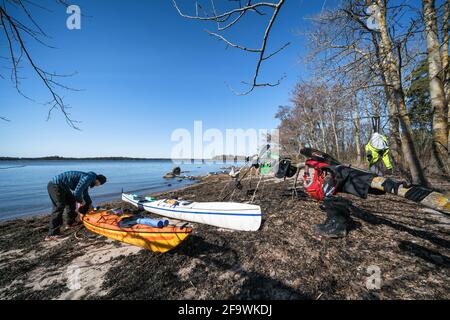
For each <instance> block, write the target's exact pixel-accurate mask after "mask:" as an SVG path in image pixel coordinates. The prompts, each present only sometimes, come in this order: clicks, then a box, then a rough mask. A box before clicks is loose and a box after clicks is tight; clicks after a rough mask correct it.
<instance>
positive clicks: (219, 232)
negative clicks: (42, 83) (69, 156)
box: [0, 175, 450, 299]
mask: <svg viewBox="0 0 450 320" xmlns="http://www.w3.org/2000/svg"><path fill="white" fill-rule="evenodd" d="M228 183H229V177H228V176H226V175H214V176H211V177H208V178H206V179H204V180H203V181H202V182H201V183H199V184H196V185H193V186H190V187H187V188H185V189H182V190H177V191H170V192H165V193H161V194H159V195H158V196H159V197H174V198H179V199H186V200H194V201H217V200H218V195H219V194H220V193H221V191H222V190H223V189H224V188H225V187H226V185H227V184H228ZM291 185H292V181H291V180H287V181H285V182H283V181H281V180H267V181H264V182H263V183H262V185H261V187H260V189H259V190H258V192H257V193H256V197H255V203H256V204H258V205H260V206H261V207H262V211H263V215H264V217H263V218H264V219H263V220H264V221H263V224H262V226H261V229H260V230H259V231H257V232H241V231H230V230H225V229H218V228H215V227H211V226H207V225H200V224H193V226H194V232H193V234H192V235H191V236H190V237H189V238H188V239H187V240H186V241H184V242H183V243H182V244H181V245H180V246H178V247H177V248H175V249H174V250H172V251H170V252H168V253H165V254H161V253H152V252H149V251H146V250H140V251H138V252H132V253H130V254H123V255H118V256H114V257H113V258H112V259H111V260H109V261H107V262H105V263H104V264H106V265H107V268H106V269H105V270H104V273H102V282H101V288H100V289H101V291H100V292H89V291H87V292H85V293H83V295H82V296H80V297H79V298H91V299H92V298H93V299H448V298H450V282H449V281H448V279H449V278H450V236H449V232H448V230H449V225H450V224H449V223H450V218H449V217H448V216H445V215H443V214H440V213H437V212H434V211H432V210H429V209H424V208H423V207H420V206H419V205H417V204H416V203H413V202H411V201H408V200H406V199H403V198H399V197H395V196H393V195H369V197H368V198H367V199H359V198H356V197H354V196H349V195H343V196H344V197H345V198H347V199H349V200H350V201H352V203H353V204H352V206H351V216H352V219H353V225H352V227H351V230H350V232H349V234H348V236H347V237H345V238H342V239H334V240H330V239H324V238H320V237H319V236H317V234H316V233H315V231H314V225H315V224H317V223H321V222H322V221H323V220H324V219H325V214H324V212H323V211H322V210H321V209H320V207H319V203H318V202H316V201H313V200H311V199H309V198H307V197H302V196H301V194H300V196H293V195H292V196H291V195H290V191H287V190H288V188H289V187H291ZM248 188H249V186H248V184H247V185H245V188H244V189H243V190H238V191H236V192H235V193H234V195H233V199H232V200H233V201H249V200H250V198H251V196H252V192H248ZM246 189H247V190H246ZM104 206H106V207H122V208H124V209H125V208H128V209H130V210H134V211H136V209H135V208H133V207H132V206H130V205H128V204H125V203H123V202H121V201H117V202H112V203H106V204H104ZM47 219H48V217H42V218H34V219H32V220H30V221H31V222H30V221H27V220H17V221H14V222H7V223H5V224H2V225H0V237H1V238H2V240H3V239H6V241H5V242H4V241H2V242H1V244H0V246H1V247H0V248H1V253H2V256H1V259H2V260H0V261H1V262H2V263H0V265H1V268H0V273H1V274H2V276H1V277H0V296H1V297H2V298H4V299H5V298H7V299H13V298H22V299H51V298H58V297H60V295H61V294H62V293H64V290H66V291H67V290H68V289H67V288H65V287H64V286H62V285H61V284H58V285H55V286H54V287H52V286H50V287H46V288H44V289H43V290H40V291H38V292H36V290H32V289H30V288H26V287H24V286H23V285H22V284H20V282H16V283H17V285H13V286H11V283H13V281H14V280H15V279H16V280H17V279H19V280H21V279H22V280H23V279H26V278H27V275H30V274H33V272H35V271H36V270H48V272H51V270H58V269H61V268H65V267H66V265H67V264H69V263H70V262H71V261H72V260H73V259H75V258H76V257H80V258H82V256H80V255H83V254H86V253H88V252H94V251H95V250H94V248H101V247H102V246H103V247H105V246H107V245H109V246H110V245H111V242H107V240H106V238H104V237H95V238H93V239H89V238H84V237H81V238H80V239H77V238H75V237H70V239H68V240H65V241H64V242H61V243H60V244H58V245H56V246H55V247H52V248H47V247H46V246H45V245H43V244H42V238H43V237H44V235H45V232H46V229H45V226H46V223H47ZM9 237H10V238H9ZM113 243H114V244H115V246H117V248H118V249H120V248H125V249H126V248H128V247H129V246H127V245H125V244H122V243H120V242H113ZM80 246H81V247H82V250H81V249H80ZM36 248H38V249H37V250H39V251H40V254H39V255H38V257H34V258H33V257H31V258H30V259H28V260H27V259H25V260H23V261H21V260H20V259H19V257H20V256H21V255H23V256H22V257H25V258H26V257H27V255H31V254H32V253H33V252H34V251H33V250H34V249H36ZM14 250H18V251H17V252H20V253H17V254H16V255H10V256H9V257H10V260H9V263H8V261H7V259H8V255H6V256H4V255H3V254H5V252H14ZM20 250H21V251H20ZM91 267H92V268H96V267H99V265H96V264H93V265H92V266H91ZM374 267H375V268H378V269H379V271H380V275H381V284H380V288H379V289H376V288H371V287H370V286H368V282H370V279H371V278H370V276H371V272H370V270H371V268H372V269H373V268H374ZM369 284H370V283H369Z"/></svg>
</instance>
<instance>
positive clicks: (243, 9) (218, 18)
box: [172, 0, 290, 95]
mask: <svg viewBox="0 0 450 320" xmlns="http://www.w3.org/2000/svg"><path fill="white" fill-rule="evenodd" d="M284 1H285V0H278V2H277V3H272V2H258V3H254V4H252V0H247V1H246V3H245V5H242V3H241V1H239V7H238V8H235V9H232V10H229V11H225V12H223V13H217V11H216V6H215V3H214V0H211V6H212V13H213V14H212V16H208V15H207V14H206V13H205V15H204V16H200V15H199V14H198V7H199V5H198V4H197V3H196V14H195V16H192V15H188V14H185V13H183V12H182V11H181V9H180V8H179V6H178V4H177V2H176V0H172V2H173V5H174V7H175V9H176V10H177V11H178V14H179V15H180V16H182V17H183V18H187V19H192V20H200V21H214V22H216V24H217V30H218V32H221V31H224V30H228V29H230V28H231V27H233V26H235V25H236V24H237V23H238V22H239V21H240V20H241V19H242V17H243V16H244V15H245V14H246V13H247V12H250V11H253V12H256V13H257V14H258V15H265V13H263V12H260V11H259V9H264V8H266V9H267V8H268V9H271V10H273V12H272V16H271V18H270V20H269V22H268V24H267V27H266V29H265V32H264V36H263V38H262V43H261V46H260V47H259V48H249V47H247V46H244V45H240V44H237V43H234V42H233V41H230V40H228V39H227V38H225V37H224V36H223V35H221V34H219V33H216V32H211V31H209V30H205V31H206V32H207V33H208V34H209V35H211V36H213V37H216V38H217V39H219V40H220V41H223V42H224V43H225V44H226V45H227V46H230V47H233V48H235V49H239V50H241V51H246V52H250V53H256V54H257V55H258V60H257V63H256V67H255V71H254V74H253V78H252V80H251V82H247V81H241V83H242V84H245V85H247V86H249V89H248V90H245V91H243V92H237V91H235V90H234V89H233V88H232V87H231V86H229V88H230V89H231V90H232V91H233V92H234V93H235V94H237V95H247V94H249V93H251V92H252V91H253V90H254V89H255V88H257V87H274V86H277V85H279V84H280V83H281V80H282V79H283V78H284V77H285V76H283V77H281V78H280V79H279V80H278V81H277V82H274V83H270V82H261V81H259V76H260V69H261V65H262V63H263V62H264V61H267V60H269V59H270V58H272V57H273V56H275V55H277V54H278V53H280V52H281V51H283V50H284V49H285V48H286V47H287V46H289V45H290V42H288V43H286V44H284V45H283V46H281V47H280V48H279V49H277V50H275V51H274V52H273V53H270V54H267V55H266V49H267V43H268V39H269V36H270V32H271V30H272V27H273V25H274V23H275V20H276V18H277V16H278V14H279V12H280V10H281V8H282V6H283V4H284ZM224 23H226V25H225V26H222V25H221V24H224Z"/></svg>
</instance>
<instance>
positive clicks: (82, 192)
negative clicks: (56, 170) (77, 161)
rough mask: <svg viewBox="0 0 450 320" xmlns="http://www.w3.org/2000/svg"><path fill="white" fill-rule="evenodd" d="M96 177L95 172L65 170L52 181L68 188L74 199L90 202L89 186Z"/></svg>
mask: <svg viewBox="0 0 450 320" xmlns="http://www.w3.org/2000/svg"><path fill="white" fill-rule="evenodd" d="M96 179H97V174H96V173H95V172H92V171H91V172H88V173H86V172H81V171H66V172H63V173H61V174H59V175H57V176H56V177H54V178H53V179H52V182H53V183H56V184H57V185H59V186H62V187H65V188H68V189H70V190H72V191H73V195H74V197H75V201H77V202H83V200H84V201H85V202H86V203H87V204H91V203H92V200H91V197H90V196H89V193H88V190H89V187H90V186H91V185H92V184H93V183H94V182H95V180H96Z"/></svg>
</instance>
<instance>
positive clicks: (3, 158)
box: [0, 156, 243, 162]
mask: <svg viewBox="0 0 450 320" xmlns="http://www.w3.org/2000/svg"><path fill="white" fill-rule="evenodd" d="M42 160H46V161H49V160H50V161H64V160H71V161H89V160H131V161H155V160H156V161H191V162H194V161H202V162H203V161H205V162H206V161H223V160H224V159H222V158H216V157H215V158H213V159H170V158H130V157H90V158H72V157H67V158H66V157H59V156H50V157H38V158H22V157H0V161H42ZM225 160H226V161H233V160H237V161H242V160H243V159H241V158H237V159H229V158H226V159H225Z"/></svg>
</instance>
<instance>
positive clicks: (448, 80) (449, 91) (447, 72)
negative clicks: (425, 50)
mask: <svg viewBox="0 0 450 320" xmlns="http://www.w3.org/2000/svg"><path fill="white" fill-rule="evenodd" d="M449 16H450V0H447V1H445V4H444V12H443V16H442V68H443V69H444V76H445V77H444V90H445V97H446V100H447V108H448V113H447V119H448V120H447V121H448V127H447V130H448V142H447V148H448V154H447V157H448V161H447V165H448V166H449V167H450V69H449V65H448V44H449V34H448V31H449V30H448V24H449V22H450V21H449Z"/></svg>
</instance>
